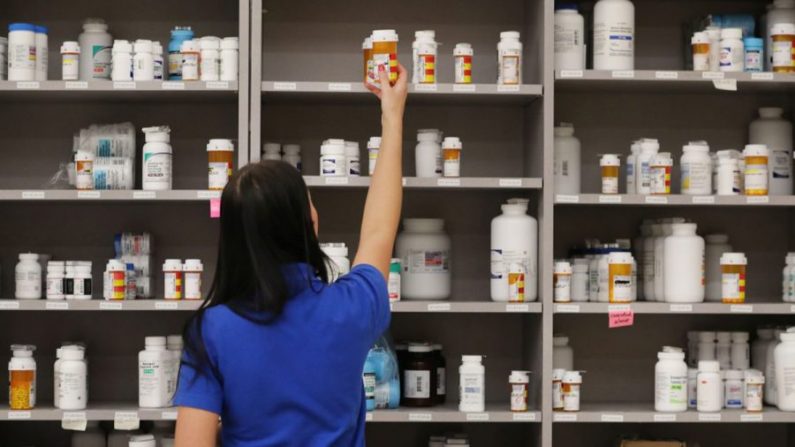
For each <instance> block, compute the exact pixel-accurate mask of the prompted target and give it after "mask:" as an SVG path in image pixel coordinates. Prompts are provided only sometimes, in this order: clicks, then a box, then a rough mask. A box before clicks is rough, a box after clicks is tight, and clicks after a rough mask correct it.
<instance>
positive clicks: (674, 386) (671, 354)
mask: <svg viewBox="0 0 795 447" xmlns="http://www.w3.org/2000/svg"><path fill="white" fill-rule="evenodd" d="M657 359H658V361H657V365H656V366H655V367H654V390H655V391H654V411H659V412H664V413H680V412H683V411H687V363H685V353H684V352H682V350H681V349H680V348H675V347H670V346H664V347H663V349H662V351H660V352H658V353H657Z"/></svg>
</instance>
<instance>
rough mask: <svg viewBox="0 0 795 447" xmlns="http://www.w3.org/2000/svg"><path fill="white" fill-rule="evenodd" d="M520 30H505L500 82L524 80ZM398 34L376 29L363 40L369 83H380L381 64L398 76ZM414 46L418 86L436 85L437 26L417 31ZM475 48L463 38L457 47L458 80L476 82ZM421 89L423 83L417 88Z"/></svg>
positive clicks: (499, 47) (455, 74)
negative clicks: (474, 76) (474, 70)
mask: <svg viewBox="0 0 795 447" xmlns="http://www.w3.org/2000/svg"><path fill="white" fill-rule="evenodd" d="M520 37H521V36H520V33H519V32H518V31H503V32H501V33H500V41H499V43H498V44H497V84H499V85H516V86H518V85H519V84H521V83H522V48H523V47H522V42H521V40H520ZM397 48H398V34H397V32H396V31H395V30H391V29H383V30H374V31H373V32H372V34H371V35H370V36H369V37H367V38H365V39H364V41H363V42H362V53H363V58H364V63H363V70H364V72H363V76H364V81H365V83H369V84H371V85H375V86H378V85H379V82H380V81H379V74H378V73H379V72H378V71H379V67H383V68H384V70H385V71H386V73H387V74H388V75H389V80H390V82H391V83H394V82H395V81H396V80H397V64H398V61H397V53H398V49H397ZM411 49H412V70H411V82H412V83H413V84H415V85H417V86H429V87H430V88H429V89H430V90H434V89H435V87H436V86H435V84H436V83H437V80H438V74H439V43H438V42H437V41H436V32H435V31H434V30H421V31H416V32H415V33H414V42H413V43H412V45H411ZM474 54H475V53H474V49H473V48H472V45H471V44H469V43H465V42H461V43H458V44H456V45H455V47H454V48H453V60H454V63H453V70H454V72H453V79H454V80H455V83H456V84H471V83H472V78H473V76H472V67H473V56H474ZM417 89H418V90H419V87H418V88H417Z"/></svg>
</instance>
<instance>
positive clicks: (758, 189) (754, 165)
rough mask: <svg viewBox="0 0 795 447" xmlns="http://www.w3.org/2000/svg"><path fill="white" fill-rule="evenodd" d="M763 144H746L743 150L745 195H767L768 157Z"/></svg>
mask: <svg viewBox="0 0 795 447" xmlns="http://www.w3.org/2000/svg"><path fill="white" fill-rule="evenodd" d="M769 154H770V153H769V151H768V149H767V146H765V145H764V144H748V145H746V146H745V150H743V158H744V160H745V172H744V175H743V177H744V182H743V183H744V184H745V195H747V196H766V195H767V194H768V157H769Z"/></svg>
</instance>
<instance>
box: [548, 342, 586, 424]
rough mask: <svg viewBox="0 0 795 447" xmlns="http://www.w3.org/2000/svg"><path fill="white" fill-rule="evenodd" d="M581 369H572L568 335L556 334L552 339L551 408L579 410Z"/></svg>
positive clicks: (571, 351)
mask: <svg viewBox="0 0 795 447" xmlns="http://www.w3.org/2000/svg"><path fill="white" fill-rule="evenodd" d="M582 373H583V372H582V371H577V370H575V369H574V350H573V349H572V347H571V346H570V345H569V337H567V336H565V335H563V334H556V335H555V336H554V337H553V339H552V404H553V405H552V409H553V410H554V411H580V391H581V388H582Z"/></svg>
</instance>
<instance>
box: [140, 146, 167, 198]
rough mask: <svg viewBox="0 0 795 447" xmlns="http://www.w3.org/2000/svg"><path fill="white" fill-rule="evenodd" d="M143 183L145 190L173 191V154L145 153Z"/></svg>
mask: <svg viewBox="0 0 795 447" xmlns="http://www.w3.org/2000/svg"><path fill="white" fill-rule="evenodd" d="M142 181H143V184H144V189H157V190H163V189H171V154H170V153H168V152H160V153H157V152H147V153H145V154H144V166H143V179H142Z"/></svg>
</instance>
